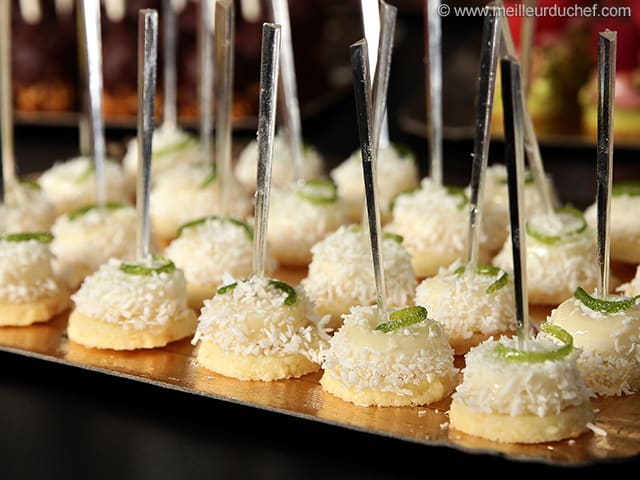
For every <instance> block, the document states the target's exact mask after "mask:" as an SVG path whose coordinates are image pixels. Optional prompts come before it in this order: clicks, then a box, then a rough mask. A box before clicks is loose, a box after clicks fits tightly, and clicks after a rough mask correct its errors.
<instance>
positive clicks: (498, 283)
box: [454, 265, 509, 294]
mask: <svg viewBox="0 0 640 480" xmlns="http://www.w3.org/2000/svg"><path fill="white" fill-rule="evenodd" d="M466 269H467V266H466V265H461V266H459V267H458V268H456V269H455V272H454V273H456V274H458V275H461V274H463V273H464V272H465V271H466ZM474 271H475V273H477V274H480V275H486V276H489V277H498V278H497V280H495V281H494V282H492V283H491V284H490V285H489V286H488V287H487V288H486V289H485V291H484V292H485V293H487V294H490V293H494V292H497V291H498V290H500V289H501V288H502V287H504V286H505V285H506V284H507V282H508V279H509V275H508V274H507V272H505V271H504V270H502V269H500V268H498V267H494V266H493V265H476V266H475V268H474ZM498 275H500V276H498Z"/></svg>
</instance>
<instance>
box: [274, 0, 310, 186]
mask: <svg viewBox="0 0 640 480" xmlns="http://www.w3.org/2000/svg"><path fill="white" fill-rule="evenodd" d="M271 10H272V16H273V21H274V22H275V23H276V24H278V25H280V28H281V34H280V35H281V43H282V45H281V47H280V55H282V58H281V59H280V76H281V77H282V83H281V87H282V100H283V102H282V103H283V106H284V108H283V111H284V123H285V126H286V127H287V133H288V135H289V144H290V146H291V156H292V159H293V178H294V181H301V180H304V178H303V177H304V169H303V165H304V155H303V151H302V143H303V142H302V127H301V121H300V106H299V104H298V88H297V85H296V69H295V62H294V58H293V40H292V38H291V20H290V17H289V5H288V3H287V0H271Z"/></svg>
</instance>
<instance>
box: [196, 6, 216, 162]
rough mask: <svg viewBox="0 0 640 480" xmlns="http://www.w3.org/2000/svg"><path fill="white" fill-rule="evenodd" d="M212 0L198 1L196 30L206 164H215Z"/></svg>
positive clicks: (201, 119) (201, 145)
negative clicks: (198, 14)
mask: <svg viewBox="0 0 640 480" xmlns="http://www.w3.org/2000/svg"><path fill="white" fill-rule="evenodd" d="M213 15H214V10H213V0H201V1H200V27H199V31H198V41H199V57H200V91H199V96H200V147H201V149H202V159H203V161H204V163H205V164H206V165H211V168H212V170H213V169H215V164H214V161H213V155H212V149H211V148H212V147H211V144H212V139H211V130H212V129H213V105H212V91H213V59H212V56H213V28H214V21H213Z"/></svg>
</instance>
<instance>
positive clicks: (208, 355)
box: [197, 341, 320, 382]
mask: <svg viewBox="0 0 640 480" xmlns="http://www.w3.org/2000/svg"><path fill="white" fill-rule="evenodd" d="M197 360H198V363H199V364H200V365H201V366H202V367H204V368H206V369H207V370H210V371H212V372H215V373H219V374H221V375H224V376H226V377H232V378H236V379H238V380H261V381H265V382H269V381H273V380H284V379H288V378H298V377H301V376H303V375H307V374H308V373H313V372H316V371H318V370H320V364H318V363H315V362H312V361H311V360H309V359H308V358H307V357H305V356H303V355H300V354H290V355H278V356H276V355H272V356H266V355H236V354H234V353H230V352H227V351H225V350H223V349H221V348H220V347H219V346H218V344H217V343H216V342H215V341H207V342H201V343H200V345H199V347H198V353H197Z"/></svg>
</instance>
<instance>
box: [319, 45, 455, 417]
mask: <svg viewBox="0 0 640 480" xmlns="http://www.w3.org/2000/svg"><path fill="white" fill-rule="evenodd" d="M366 46H367V42H366V40H365V39H362V40H360V41H358V42H356V43H354V44H353V45H352V46H351V62H352V66H353V73H354V79H353V85H354V91H355V99H356V111H357V117H358V133H359V137H360V144H361V150H362V164H363V165H362V166H363V177H364V182H365V194H366V207H367V210H366V211H367V219H368V227H369V228H368V229H369V236H370V241H371V259H372V261H373V262H372V263H373V271H374V281H375V286H376V296H377V302H376V305H364V306H362V305H354V306H353V307H352V308H351V310H350V312H349V313H348V314H345V315H344V317H343V318H344V323H343V324H342V326H341V327H340V328H339V329H338V331H337V332H336V333H335V334H334V335H333V336H332V337H331V339H330V341H329V349H328V350H327V351H326V353H325V355H324V357H323V362H322V367H323V369H324V373H323V375H322V377H321V378H320V385H321V386H322V389H323V390H324V391H326V392H327V393H330V394H332V395H334V396H336V397H338V398H341V399H343V400H345V401H347V402H351V403H354V404H356V405H362V406H410V405H424V404H429V403H433V402H437V401H439V400H441V399H442V398H444V397H445V396H446V395H448V394H449V393H450V392H451V391H452V390H453V388H454V387H455V385H456V383H457V381H458V369H457V368H456V367H455V366H454V355H453V350H452V349H451V347H450V345H449V342H448V339H447V336H446V334H445V332H444V330H443V329H442V326H441V325H440V324H439V323H438V322H437V321H435V320H432V319H430V318H428V316H427V310H426V309H425V308H424V307H421V306H403V307H401V308H398V309H394V310H393V311H391V312H390V311H389V310H388V309H387V305H386V285H385V283H386V282H385V276H384V268H383V264H384V259H383V255H384V253H383V252H382V249H381V240H382V232H381V221H380V211H379V206H378V203H377V202H378V200H377V184H376V172H375V168H376V163H375V147H374V146H373V143H372V135H371V113H370V88H371V87H370V82H369V65H368V58H367V54H366V48H367V47H366Z"/></svg>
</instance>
